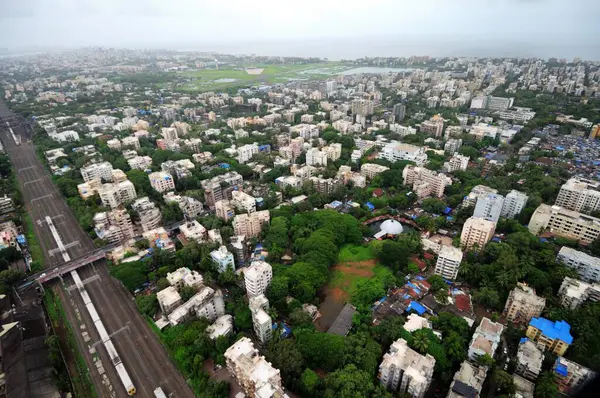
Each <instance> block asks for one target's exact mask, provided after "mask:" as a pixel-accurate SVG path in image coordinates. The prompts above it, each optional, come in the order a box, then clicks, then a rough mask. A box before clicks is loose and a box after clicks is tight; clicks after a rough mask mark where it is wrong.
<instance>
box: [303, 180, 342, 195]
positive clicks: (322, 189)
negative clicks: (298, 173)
mask: <svg viewBox="0 0 600 398" xmlns="http://www.w3.org/2000/svg"><path fill="white" fill-rule="evenodd" d="M310 181H311V182H312V185H313V188H314V189H315V191H317V192H319V193H322V194H325V195H328V194H331V193H333V192H335V190H336V189H338V188H340V187H341V186H343V185H344V182H343V181H342V180H341V179H339V178H323V177H311V178H310Z"/></svg>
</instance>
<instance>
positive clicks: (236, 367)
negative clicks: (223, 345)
mask: <svg viewBox="0 0 600 398" xmlns="http://www.w3.org/2000/svg"><path fill="white" fill-rule="evenodd" d="M224 357H225V363H226V365H227V370H228V371H229V374H230V375H231V377H233V378H235V380H236V381H237V382H238V384H239V385H240V386H241V387H242V390H243V391H244V394H245V395H246V396H248V397H256V398H259V397H260V398H263V397H264V398H271V397H273V398H289V397H288V395H287V394H286V393H285V392H284V390H283V388H282V385H281V375H280V374H279V370H278V369H275V368H274V367H273V366H272V365H271V364H270V363H269V362H267V360H266V359H265V358H264V357H263V356H261V355H260V354H259V353H258V350H257V349H255V348H254V344H252V341H251V340H250V339H249V338H247V337H242V338H241V339H239V340H238V341H236V342H235V343H234V344H233V345H232V346H231V347H229V348H228V349H227V351H225V354H224Z"/></svg>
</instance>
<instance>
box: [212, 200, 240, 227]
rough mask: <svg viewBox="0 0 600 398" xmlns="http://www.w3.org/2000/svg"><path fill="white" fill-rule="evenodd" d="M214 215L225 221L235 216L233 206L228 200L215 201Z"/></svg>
mask: <svg viewBox="0 0 600 398" xmlns="http://www.w3.org/2000/svg"><path fill="white" fill-rule="evenodd" d="M215 215H216V216H217V217H219V218H220V219H222V220H224V221H225V222H227V221H229V220H230V219H232V218H233V217H234V216H235V212H234V211H233V206H232V205H231V202H230V201H228V200H219V201H217V202H216V203H215Z"/></svg>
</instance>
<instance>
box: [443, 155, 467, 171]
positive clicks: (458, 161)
mask: <svg viewBox="0 0 600 398" xmlns="http://www.w3.org/2000/svg"><path fill="white" fill-rule="evenodd" d="M468 166H469V157H468V156H463V155H454V156H452V157H451V158H450V159H448V161H447V162H444V166H443V171H445V172H446V173H452V172H455V171H459V170H460V171H465V170H466V169H467V167H468Z"/></svg>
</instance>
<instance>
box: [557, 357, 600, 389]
mask: <svg viewBox="0 0 600 398" xmlns="http://www.w3.org/2000/svg"><path fill="white" fill-rule="evenodd" d="M552 370H553V371H554V375H555V376H556V382H557V384H558V390H559V391H560V392H561V393H563V394H565V395H566V396H572V395H574V394H575V393H577V391H578V390H579V389H580V388H581V387H583V386H584V385H586V384H587V383H589V382H590V381H592V380H594V379H595V378H596V377H597V376H598V374H597V373H596V372H594V371H593V370H591V369H588V368H586V367H585V366H582V365H580V364H578V363H576V362H573V361H570V360H568V359H565V358H563V357H558V358H556V362H555V363H554V366H553V368H552Z"/></svg>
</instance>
